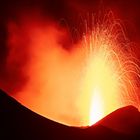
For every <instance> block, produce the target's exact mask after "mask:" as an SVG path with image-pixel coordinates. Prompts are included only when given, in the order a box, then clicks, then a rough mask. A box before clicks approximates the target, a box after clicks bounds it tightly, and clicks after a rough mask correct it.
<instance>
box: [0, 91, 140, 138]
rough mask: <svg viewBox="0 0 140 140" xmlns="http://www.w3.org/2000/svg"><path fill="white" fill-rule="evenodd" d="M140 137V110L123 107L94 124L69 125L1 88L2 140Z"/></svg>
mask: <svg viewBox="0 0 140 140" xmlns="http://www.w3.org/2000/svg"><path fill="white" fill-rule="evenodd" d="M10 139H12V140H120V139H122V140H125V139H140V112H139V111H138V110H137V109H136V108H134V107H133V106H127V107H124V108H120V109H118V110H116V111H114V112H112V113H111V114H109V115H108V116H106V117H105V118H103V119H102V120H101V121H99V122H98V123H96V124H95V125H93V126H91V127H81V128H80V127H69V126H65V125H63V124H60V123H57V122H54V121H52V120H49V119H47V118H44V117H42V116H40V115H38V114H36V113H34V112H32V111H31V110H29V109H28V108H26V107H24V106H23V105H21V104H20V103H18V102H17V101H16V100H15V99H13V98H12V97H10V96H8V95H7V94H6V93H5V92H3V91H0V140H10Z"/></svg>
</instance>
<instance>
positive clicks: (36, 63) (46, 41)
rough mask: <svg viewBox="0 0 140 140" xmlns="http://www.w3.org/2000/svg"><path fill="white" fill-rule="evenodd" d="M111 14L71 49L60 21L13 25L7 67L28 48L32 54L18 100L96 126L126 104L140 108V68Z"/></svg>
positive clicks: (65, 119)
mask: <svg viewBox="0 0 140 140" xmlns="http://www.w3.org/2000/svg"><path fill="white" fill-rule="evenodd" d="M105 16H106V15H105ZM106 18H107V19H106V20H105V21H104V22H102V23H101V24H99V25H97V26H95V27H93V29H92V30H88V29H87V32H86V33H84V34H83V38H82V39H81V41H79V42H78V43H77V44H73V45H72V46H71V48H72V49H71V50H70V51H68V50H66V49H64V47H63V45H64V44H63V41H64V39H65V37H67V36H68V32H67V31H66V30H65V29H64V28H62V27H59V26H58V25H56V24H55V23H54V22H50V21H45V20H43V19H40V18H39V19H37V18H35V19H34V18H31V19H30V18H23V19H21V24H20V25H17V24H16V23H9V48H10V55H9V57H8V59H7V65H10V64H11V65H12V64H13V62H16V61H17V60H18V58H19V56H22V55H23V51H24V49H26V52H24V53H26V55H28V61H27V63H26V65H24V67H23V69H22V71H23V73H24V75H26V77H27V78H28V81H27V83H26V84H25V86H24V88H23V89H21V90H20V91H18V92H17V93H16V94H15V95H13V96H14V98H16V99H17V100H18V101H20V102H21V103H22V104H24V105H25V106H27V107H28V108H30V109H31V110H33V111H35V112H37V113H38V114H41V115H43V116H45V117H47V118H51V119H53V120H56V121H59V122H61V123H64V124H67V125H74V126H81V125H89V124H90V125H91V124H92V123H95V122H96V121H98V120H99V119H101V118H103V117H104V116H106V115H107V114H109V113H110V112H112V111H114V110H115V109H117V108H119V107H121V106H126V105H128V104H132V105H134V106H137V102H138V101H139V99H138V98H137V93H136V86H135V82H134V81H135V77H136V76H139V75H138V71H139V67H138V66H137V64H136V63H135V62H134V61H133V56H131V52H129V47H130V46H129V43H130V42H128V40H127V39H126V36H125V35H124V32H123V29H122V27H121V25H120V24H119V23H118V22H116V20H114V17H113V16H112V15H111V14H109V15H108V16H106ZM87 22H88V21H87ZM93 24H94V23H93ZM87 26H88V25H87ZM23 36H25V38H26V39H27V40H28V41H27V40H26V41H27V45H25V46H26V47H27V48H23V46H22V44H23V42H24V41H25V38H23ZM119 38H121V39H119ZM122 40H123V41H122ZM124 44H125V46H124ZM21 47H22V48H21ZM125 49H128V52H127V53H126V50H125ZM22 58H23V59H24V55H23V57H22ZM132 93H133V94H132Z"/></svg>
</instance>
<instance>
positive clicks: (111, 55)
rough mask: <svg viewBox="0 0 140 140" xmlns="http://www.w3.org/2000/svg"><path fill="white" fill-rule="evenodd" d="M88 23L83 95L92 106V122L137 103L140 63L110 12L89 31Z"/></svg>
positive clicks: (90, 119)
mask: <svg viewBox="0 0 140 140" xmlns="http://www.w3.org/2000/svg"><path fill="white" fill-rule="evenodd" d="M86 25H87V27H86V28H87V31H86V34H84V35H83V40H84V43H83V44H84V45H83V48H84V50H85V56H86V58H87V59H86V62H85V75H84V78H83V86H82V87H83V89H82V92H83V93H82V96H81V99H82V101H83V104H84V105H85V106H86V107H87V108H89V113H88V114H89V117H88V118H89V120H88V121H87V120H86V121H87V122H89V123H88V124H89V125H92V124H94V123H96V122H97V121H99V120H100V119H102V118H103V117H105V116H106V115H108V114H109V113H111V112H113V111H114V110H116V109H118V108H120V107H123V106H126V105H130V104H131V105H134V106H137V104H136V103H138V102H139V97H138V95H137V92H136V77H139V67H138V65H137V64H136V61H135V60H136V59H135V58H134V57H133V56H132V52H131V51H130V50H131V47H130V42H129V41H128V40H127V38H126V36H125V34H124V32H123V29H122V27H121V25H120V24H119V23H118V22H117V21H116V20H114V18H113V19H111V16H110V15H109V17H107V20H106V21H104V22H103V23H100V24H97V26H95V27H93V29H91V30H89V31H88V29H89V28H88V23H87V24H86ZM85 100H87V101H86V102H85ZM84 105H83V106H84ZM83 108H84V107H83ZM83 110H84V109H83ZM84 112H86V109H85V111H84Z"/></svg>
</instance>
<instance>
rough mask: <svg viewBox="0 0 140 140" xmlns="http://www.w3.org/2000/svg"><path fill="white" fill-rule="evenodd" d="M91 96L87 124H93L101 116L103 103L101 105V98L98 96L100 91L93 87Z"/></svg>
mask: <svg viewBox="0 0 140 140" xmlns="http://www.w3.org/2000/svg"><path fill="white" fill-rule="evenodd" d="M93 94H94V95H93V97H92V99H91V102H92V103H91V111H90V120H89V124H90V125H92V124H95V123H96V122H97V121H99V120H100V119H101V118H102V116H103V105H102V99H101V97H100V92H99V91H98V90H97V89H95V90H94V92H93Z"/></svg>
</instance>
